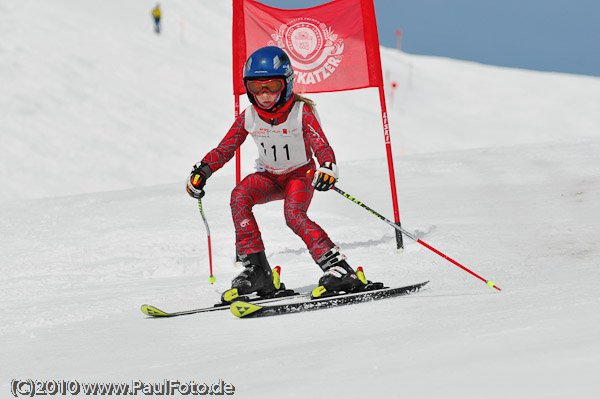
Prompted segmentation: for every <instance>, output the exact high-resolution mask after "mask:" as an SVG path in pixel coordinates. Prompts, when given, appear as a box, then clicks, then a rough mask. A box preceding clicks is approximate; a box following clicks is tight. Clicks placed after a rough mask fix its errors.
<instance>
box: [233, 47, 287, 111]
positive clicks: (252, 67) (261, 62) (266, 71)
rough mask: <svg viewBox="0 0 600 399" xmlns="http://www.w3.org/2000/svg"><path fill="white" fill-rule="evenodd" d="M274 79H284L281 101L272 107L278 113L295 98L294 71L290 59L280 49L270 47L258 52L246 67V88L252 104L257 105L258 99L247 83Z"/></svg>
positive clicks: (249, 58)
mask: <svg viewBox="0 0 600 399" xmlns="http://www.w3.org/2000/svg"><path fill="white" fill-rule="evenodd" d="M273 78H282V79H283V84H284V86H283V91H282V92H281V93H282V95H281V97H280V98H279V101H277V102H276V103H275V104H274V105H273V107H271V109H270V111H276V110H277V109H279V107H281V106H282V105H283V104H285V103H286V102H288V101H289V100H290V99H291V98H292V97H293V96H294V70H293V69H292V63H291V61H290V57H288V55H287V54H286V52H285V51H283V50H282V49H280V48H279V47H275V46H268V47H263V48H260V49H258V50H256V51H255V52H254V53H252V54H251V55H250V57H248V60H247V61H246V64H245V65H244V87H245V88H246V94H248V99H249V100H250V102H251V103H252V104H254V105H257V104H256V98H255V96H254V94H252V93H251V92H250V90H248V84H247V82H248V81H249V80H269V79H273Z"/></svg>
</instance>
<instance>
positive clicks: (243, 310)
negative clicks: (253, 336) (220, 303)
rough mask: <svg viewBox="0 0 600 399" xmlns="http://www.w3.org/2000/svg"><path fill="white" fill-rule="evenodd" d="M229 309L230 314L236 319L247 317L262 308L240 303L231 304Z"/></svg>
mask: <svg viewBox="0 0 600 399" xmlns="http://www.w3.org/2000/svg"><path fill="white" fill-rule="evenodd" d="M229 309H231V313H233V314H234V315H235V316H237V317H247V316H248V315H251V314H253V313H255V312H256V311H258V310H260V309H262V306H258V305H254V304H252V303H248V302H241V301H240V302H234V303H232V304H231V306H230V307H229Z"/></svg>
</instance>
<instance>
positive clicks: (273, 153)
mask: <svg viewBox="0 0 600 399" xmlns="http://www.w3.org/2000/svg"><path fill="white" fill-rule="evenodd" d="M303 107H304V103H303V102H301V101H296V102H295V103H294V105H293V107H292V110H291V112H290V114H289V115H288V118H287V119H286V121H285V122H283V123H281V124H279V125H276V126H271V124H269V123H268V122H265V121H263V120H262V119H260V117H259V116H258V113H257V112H256V110H255V109H254V106H252V105H251V106H249V107H248V108H246V111H245V117H246V119H245V121H244V128H245V129H246V131H247V132H248V133H249V134H250V135H251V136H252V138H253V139H254V142H255V143H256V146H257V147H258V159H257V160H256V165H257V169H259V170H261V169H263V168H264V169H265V170H267V171H269V172H271V173H274V174H278V175H280V174H284V173H287V172H290V171H292V170H294V169H296V168H298V167H300V166H302V165H306V164H307V163H308V162H309V161H310V158H307V156H306V146H305V144H304V134H303V132H302V109H303Z"/></svg>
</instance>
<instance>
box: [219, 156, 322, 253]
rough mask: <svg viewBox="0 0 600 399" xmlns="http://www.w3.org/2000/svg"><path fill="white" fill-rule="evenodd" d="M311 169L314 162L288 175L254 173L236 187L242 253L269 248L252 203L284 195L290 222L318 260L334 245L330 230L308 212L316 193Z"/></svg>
mask: <svg viewBox="0 0 600 399" xmlns="http://www.w3.org/2000/svg"><path fill="white" fill-rule="evenodd" d="M311 169H312V170H314V163H313V162H311V163H309V164H308V165H306V166H302V167H300V168H298V169H296V170H293V171H292V172H290V173H286V174H284V175H274V174H272V173H269V172H257V173H253V174H251V175H248V176H246V177H245V178H244V179H243V180H242V181H241V182H240V184H238V185H237V186H236V187H235V188H234V189H233V192H232V193H231V204H230V205H231V214H232V216H233V224H234V226H235V236H236V248H237V252H238V253H239V254H251V253H256V252H260V251H264V249H265V247H264V244H263V242H262V238H261V234H260V230H259V229H258V225H257V224H256V219H254V214H253V213H252V207H253V206H254V205H256V204H264V203H267V202H271V201H276V200H281V199H282V200H284V203H283V212H284V216H285V222H286V224H287V225H288V227H289V228H290V229H292V231H293V232H294V233H296V234H297V235H298V236H299V237H300V238H301V239H302V240H303V241H304V243H305V244H306V247H307V248H308V251H309V252H310V255H311V256H312V258H313V259H314V260H315V261H317V259H319V258H320V257H321V256H322V255H323V254H324V253H325V252H327V251H328V250H329V249H331V248H332V247H333V246H334V245H333V242H332V241H331V240H330V239H329V237H328V236H327V233H325V231H323V229H322V228H321V227H320V226H319V225H318V224H316V223H315V222H313V221H312V220H310V219H309V218H308V216H307V215H306V211H307V210H308V206H309V205H310V201H311V200H312V196H313V193H314V188H313V187H312V185H311V182H312V174H310V175H309V174H307V172H309V171H310V170H311Z"/></svg>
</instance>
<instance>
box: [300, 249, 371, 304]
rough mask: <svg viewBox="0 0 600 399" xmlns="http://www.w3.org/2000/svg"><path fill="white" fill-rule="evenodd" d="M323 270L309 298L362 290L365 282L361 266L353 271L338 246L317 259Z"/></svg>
mask: <svg viewBox="0 0 600 399" xmlns="http://www.w3.org/2000/svg"><path fill="white" fill-rule="evenodd" d="M317 263H318V264H319V266H320V267H321V269H322V270H323V272H324V273H323V276H321V278H320V279H319V286H318V287H317V288H315V289H314V290H313V291H312V292H311V295H310V296H311V298H313V299H314V298H323V297H327V296H332V295H337V294H340V293H341V292H344V293H351V292H359V291H363V290H364V289H365V287H366V286H367V284H369V283H370V282H369V281H367V279H366V278H365V275H364V273H363V271H362V267H361V268H358V272H355V271H354V270H353V269H352V268H351V267H350V265H348V263H347V262H346V256H345V255H342V254H341V253H340V251H339V247H334V248H332V249H330V250H329V251H327V253H325V254H324V255H323V256H321V258H319V260H318V261H317Z"/></svg>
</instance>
